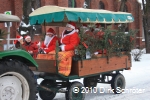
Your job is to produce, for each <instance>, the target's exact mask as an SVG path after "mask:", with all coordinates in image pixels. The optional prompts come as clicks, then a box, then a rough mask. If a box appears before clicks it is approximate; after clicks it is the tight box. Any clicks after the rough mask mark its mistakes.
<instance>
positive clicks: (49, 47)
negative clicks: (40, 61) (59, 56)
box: [41, 28, 58, 54]
mask: <svg viewBox="0 0 150 100" xmlns="http://www.w3.org/2000/svg"><path fill="white" fill-rule="evenodd" d="M49 35H51V36H49ZM57 40H58V38H57V36H56V33H55V31H54V30H53V29H52V28H49V29H48V31H47V33H46V36H45V40H44V42H43V43H42V45H41V48H42V49H43V50H44V52H45V53H47V54H48V53H49V52H51V51H54V50H55V47H56V41H57Z"/></svg>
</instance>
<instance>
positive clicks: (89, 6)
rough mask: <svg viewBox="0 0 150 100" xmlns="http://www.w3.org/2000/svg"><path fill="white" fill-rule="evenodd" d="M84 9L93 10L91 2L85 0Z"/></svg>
mask: <svg viewBox="0 0 150 100" xmlns="http://www.w3.org/2000/svg"><path fill="white" fill-rule="evenodd" d="M83 8H88V9H90V8H91V0H85V1H84V4H83Z"/></svg>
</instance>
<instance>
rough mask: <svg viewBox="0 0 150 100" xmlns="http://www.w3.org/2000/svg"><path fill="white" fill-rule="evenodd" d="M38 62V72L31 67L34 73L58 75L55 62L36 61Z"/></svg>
mask: <svg viewBox="0 0 150 100" xmlns="http://www.w3.org/2000/svg"><path fill="white" fill-rule="evenodd" d="M36 62H37V63H38V65H39V67H38V70H36V68H33V67H30V69H31V70H32V71H38V72H48V73H56V66H55V65H56V61H55V60H46V59H36Z"/></svg>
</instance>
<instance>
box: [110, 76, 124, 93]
mask: <svg viewBox="0 0 150 100" xmlns="http://www.w3.org/2000/svg"><path fill="white" fill-rule="evenodd" d="M125 84H126V83H125V78H124V76H123V75H122V74H117V75H114V76H112V82H111V88H112V89H113V92H114V93H115V94H120V93H122V92H123V89H125Z"/></svg>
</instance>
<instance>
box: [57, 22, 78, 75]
mask: <svg viewBox="0 0 150 100" xmlns="http://www.w3.org/2000/svg"><path fill="white" fill-rule="evenodd" d="M68 27H69V28H71V30H67V28H68ZM79 42H80V39H79V36H78V33H77V32H76V25H75V23H74V22H69V23H68V24H67V25H66V30H64V31H63V32H62V34H61V39H60V46H59V47H60V49H61V52H59V53H58V56H59V60H60V62H59V64H58V67H59V68H58V72H59V73H60V74H62V75H65V76H68V75H69V74H70V72H71V64H72V56H73V55H74V50H75V48H76V47H77V46H78V44H79Z"/></svg>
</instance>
